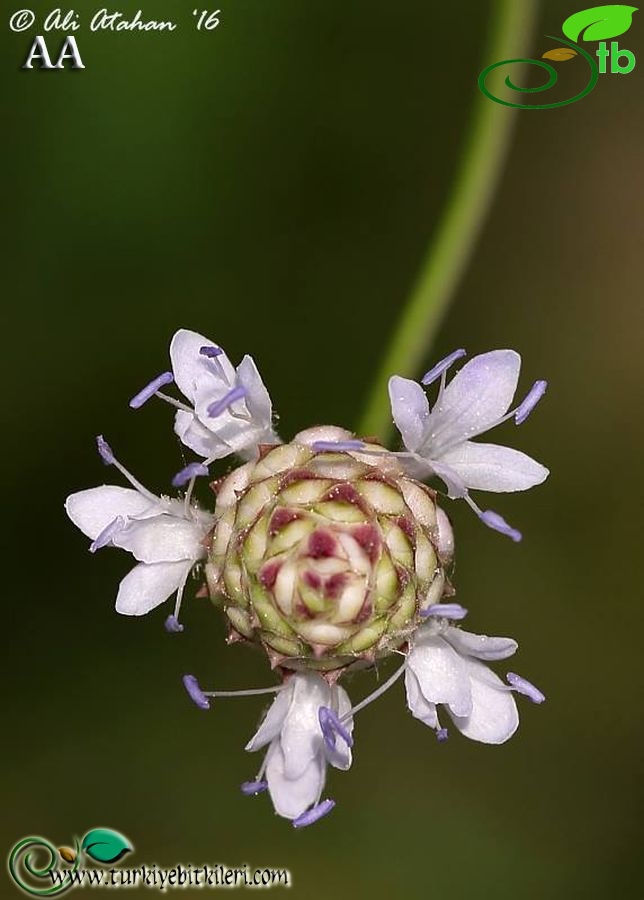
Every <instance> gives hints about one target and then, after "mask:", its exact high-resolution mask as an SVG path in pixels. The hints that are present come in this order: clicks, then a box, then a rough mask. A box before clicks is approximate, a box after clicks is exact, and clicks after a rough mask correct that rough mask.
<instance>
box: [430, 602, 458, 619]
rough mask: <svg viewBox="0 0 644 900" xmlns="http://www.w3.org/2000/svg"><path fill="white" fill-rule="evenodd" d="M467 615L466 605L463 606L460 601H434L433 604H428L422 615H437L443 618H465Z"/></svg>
mask: <svg viewBox="0 0 644 900" xmlns="http://www.w3.org/2000/svg"><path fill="white" fill-rule="evenodd" d="M466 615H467V610H466V609H465V607H464V606H461V604H460V603H432V605H431V606H428V607H427V609H423V610H422V611H421V616H422V617H423V618H426V617H427V616H437V617H438V618H441V619H455V620H459V619H464V618H465V616H466Z"/></svg>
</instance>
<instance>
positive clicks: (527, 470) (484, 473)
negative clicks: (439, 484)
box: [389, 350, 548, 540]
mask: <svg viewBox="0 0 644 900" xmlns="http://www.w3.org/2000/svg"><path fill="white" fill-rule="evenodd" d="M464 352H465V351H456V352H455V353H453V354H450V356H449V357H447V358H446V360H443V361H442V362H441V363H438V364H437V365H436V366H434V368H433V369H432V370H430V372H428V373H427V375H426V376H425V377H424V378H423V380H422V384H423V385H425V386H428V385H430V384H432V383H433V382H434V380H436V379H438V378H440V388H439V392H438V397H437V399H436V402H435V404H434V406H433V408H430V405H429V401H428V399H427V396H426V394H425V391H424V389H423V387H422V385H421V384H418V383H417V382H415V381H411V380H409V379H408V378H400V377H399V376H397V375H395V376H394V377H393V378H391V379H390V382H389V396H390V400H391V409H392V413H393V417H394V421H395V423H396V426H397V427H398V430H399V431H400V434H401V436H402V439H403V443H404V445H405V447H406V448H407V451H408V454H407V465H408V466H409V469H410V471H412V472H413V474H415V475H416V476H417V477H421V478H424V477H428V476H429V475H437V476H438V477H439V478H440V479H442V480H443V481H444V482H445V484H446V485H447V488H448V493H449V496H450V497H452V498H456V497H464V498H466V499H467V501H468V503H469V504H470V506H472V507H473V509H474V510H475V511H476V512H477V514H478V515H479V516H480V517H481V519H482V520H483V521H484V522H485V524H487V525H489V526H490V527H491V528H494V529H496V530H497V531H501V532H503V533H505V534H507V535H508V536H509V537H512V538H513V539H514V540H519V539H520V537H521V535H520V534H519V533H518V532H517V531H516V530H515V529H512V528H511V527H510V526H508V525H507V523H506V522H504V520H503V519H502V518H501V516H499V515H498V514H497V513H494V512H492V511H491V510H487V511H482V510H480V509H479V508H478V507H477V506H476V504H475V503H474V502H473V501H472V500H471V498H470V497H469V491H470V490H471V489H472V490H482V491H496V492H499V491H525V490H527V489H528V488H531V487H534V486H535V485H537V484H541V482H542V481H545V479H546V478H547V477H548V470H547V469H546V468H545V467H544V466H542V465H541V464H540V463H538V462H535V460H533V459H531V458H530V457H529V456H526V454H525V453H521V452H520V451H519V450H513V449H511V448H509V447H503V446H499V445H497V444H484V443H479V442H477V441H473V440H472V438H474V437H477V436H479V435H481V434H483V433H484V432H486V431H489V430H490V429H491V428H494V427H495V426H496V425H499V424H500V423H501V422H504V421H506V420H507V419H510V418H514V420H515V422H516V424H517V425H518V424H521V423H522V422H524V421H525V419H526V418H527V417H528V415H529V413H530V412H531V411H532V409H533V408H534V407H535V406H536V404H537V402H538V401H539V399H540V398H541V397H542V396H543V394H544V392H545V389H546V382H545V381H538V382H536V383H535V384H534V385H533V387H532V389H531V390H530V392H529V393H528V396H527V397H526V398H525V400H524V401H523V402H522V403H520V404H519V406H518V407H517V408H516V409H514V410H512V411H511V412H508V410H509V408H510V405H511V403H512V399H513V397H514V394H515V392H516V388H517V383H518V380H519V371H520V368H521V357H520V356H519V354H518V353H515V352H514V350H492V351H491V352H489V353H482V354H480V355H479V356H475V357H474V358H473V359H471V360H470V361H469V362H468V363H467V364H466V365H465V366H463V368H462V369H461V370H460V371H459V372H458V374H457V375H455V376H454V378H452V380H451V381H450V382H449V384H447V385H446V383H445V374H446V372H447V369H448V368H449V366H450V365H452V364H453V363H454V362H455V361H456V359H458V358H459V357H460V356H462V355H463V354H464Z"/></svg>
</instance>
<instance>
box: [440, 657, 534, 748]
mask: <svg viewBox="0 0 644 900" xmlns="http://www.w3.org/2000/svg"><path fill="white" fill-rule="evenodd" d="M466 665H467V668H468V671H469V674H470V682H471V686H472V712H471V713H470V715H469V716H467V717H464V718H460V717H458V716H455V715H453V714H452V712H451V711H450V715H451V716H452V719H453V721H454V724H455V725H456V727H457V728H458V730H459V731H460V732H461V733H462V734H464V735H465V737H468V738H471V739H472V740H473V741H481V742H482V743H484V744H502V743H503V742H504V741H507V740H508V738H511V737H512V735H513V734H514V732H515V731H516V730H517V727H518V725H519V714H518V712H517V705H516V703H515V702H514V697H513V696H512V693H511V691H510V690H509V689H508V686H507V685H504V684H503V682H502V681H501V679H500V678H499V677H498V675H496V674H495V673H494V672H492V671H491V670H490V669H488V668H487V666H484V665H483V663H480V662H478V661H477V660H474V659H469V660H467V661H466Z"/></svg>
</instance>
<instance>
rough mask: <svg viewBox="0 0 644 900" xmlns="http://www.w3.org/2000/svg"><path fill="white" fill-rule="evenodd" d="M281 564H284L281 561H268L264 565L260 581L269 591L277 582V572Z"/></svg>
mask: <svg viewBox="0 0 644 900" xmlns="http://www.w3.org/2000/svg"><path fill="white" fill-rule="evenodd" d="M281 566H282V564H281V563H280V562H268V563H266V564H265V565H264V566H262V569H261V571H260V573H259V581H260V584H261V585H262V586H263V587H265V588H266V590H267V591H270V590H271V589H272V587H273V585H274V584H275V579H276V578H277V573H278V572H279V570H280V568H281Z"/></svg>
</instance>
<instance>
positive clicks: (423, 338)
mask: <svg viewBox="0 0 644 900" xmlns="http://www.w3.org/2000/svg"><path fill="white" fill-rule="evenodd" d="M536 5H537V4H536V0H521V3H518V2H517V0H495V3H494V16H493V20H492V25H491V35H490V42H489V46H488V48H487V49H486V52H485V59H486V60H488V59H492V60H497V59H499V60H501V59H506V58H507V57H508V56H512V57H516V56H519V55H520V54H521V53H522V52H523V50H524V47H525V44H526V43H527V40H528V37H529V35H530V32H531V29H532V24H533V21H534V14H535V10H536ZM475 104H476V106H475V110H474V113H473V117H472V125H471V129H470V133H469V135H468V138H467V142H466V145H465V148H464V151H463V156H462V160H461V165H460V168H459V170H458V172H457V175H456V178H455V182H454V187H453V189H452V192H451V194H450V196H449V198H448V201H447V206H446V208H445V211H444V213H443V216H442V219H441V221H440V222H439V224H438V227H437V230H436V233H435V234H434V236H433V239H432V241H431V243H430V245H429V248H428V251H427V255H426V257H425V259H424V261H423V263H422V264H421V268H420V273H419V276H418V278H417V280H416V283H415V285H414V287H413V288H412V291H411V294H410V297H409V300H408V301H407V304H406V305H405V307H404V310H403V314H402V318H401V320H400V322H399V324H398V326H397V328H396V330H395V332H394V334H393V337H392V340H391V344H390V346H389V349H388V351H387V353H386V355H385V358H384V361H383V363H382V366H381V368H380V370H379V372H378V374H377V377H376V379H375V382H374V384H373V386H372V389H371V393H370V395H369V399H368V402H367V407H366V410H365V413H364V415H363V417H362V419H361V421H360V424H359V426H358V429H357V433H358V434H360V435H378V436H379V437H381V438H382V439H385V438H386V437H387V436H388V432H389V429H390V428H391V411H390V407H389V397H388V392H387V383H388V381H389V378H390V376H391V375H393V374H396V375H403V376H406V377H413V376H414V375H416V374H417V373H418V372H419V369H420V366H421V365H422V363H423V361H424V360H425V359H426V357H427V355H428V353H429V349H430V347H431V345H432V342H433V340H434V338H435V337H436V333H437V331H438V329H439V327H440V325H441V323H442V321H443V318H444V316H445V314H446V312H447V309H448V306H449V304H450V301H451V300H452V298H453V296H454V293H455V291H456V288H457V286H458V283H459V281H460V278H461V276H462V274H463V272H464V270H465V268H466V266H467V264H468V262H469V259H470V257H471V255H472V251H473V249H474V245H475V241H476V238H477V236H478V234H479V232H480V230H481V227H482V225H483V223H484V221H485V217H486V215H487V212H488V210H489V208H490V205H491V203H492V200H493V197H494V193H495V190H496V187H497V184H498V181H499V178H500V175H501V172H502V170H503V165H504V162H505V159H506V157H507V153H508V149H509V146H510V138H511V132H512V125H513V123H514V119H515V116H516V112H515V110H511V109H507V108H506V107H504V106H501V105H499V104H498V103H492V102H491V101H490V100H488V99H487V98H486V97H484V96H483V94H481V93H480V92H479V91H477V98H476V101H475Z"/></svg>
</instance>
